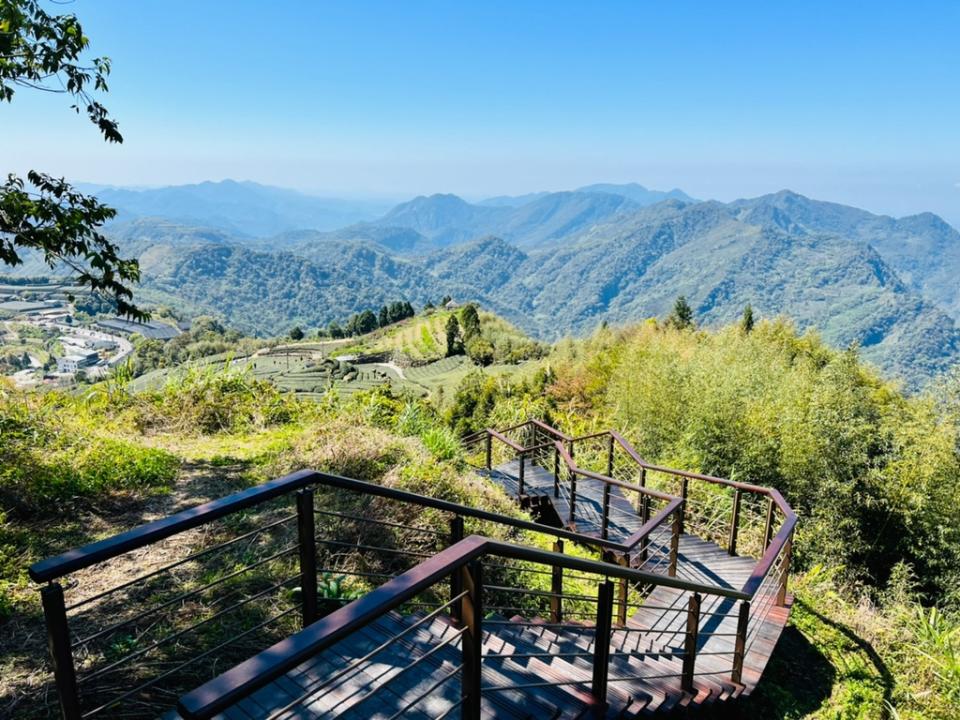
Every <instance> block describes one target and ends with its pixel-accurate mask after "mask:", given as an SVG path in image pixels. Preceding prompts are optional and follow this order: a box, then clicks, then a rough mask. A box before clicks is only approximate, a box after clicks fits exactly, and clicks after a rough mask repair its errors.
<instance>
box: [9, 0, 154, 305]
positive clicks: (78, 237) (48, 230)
mask: <svg viewBox="0 0 960 720" xmlns="http://www.w3.org/2000/svg"><path fill="white" fill-rule="evenodd" d="M89 45H90V41H89V39H88V38H87V37H86V36H85V35H84V34H83V28H82V27H81V26H80V22H79V21H78V20H77V18H76V17H75V16H74V15H50V14H49V13H47V12H45V11H44V10H43V9H42V8H41V7H40V4H39V3H38V2H36V0H0V100H2V101H6V102H12V101H13V98H14V96H15V94H16V92H17V90H18V89H20V88H27V89H32V90H40V91H43V92H51V93H59V94H64V95H68V96H69V97H70V98H71V100H72V104H71V108H72V109H73V110H74V111H76V112H77V113H84V114H86V116H87V118H88V119H89V120H90V122H92V123H93V124H94V125H96V126H97V128H98V129H99V131H100V133H101V134H102V135H103V138H104V140H105V141H106V142H108V143H121V142H123V136H122V135H121V134H120V130H119V127H118V124H117V121H116V120H114V119H113V118H112V117H111V116H110V114H109V113H108V111H107V109H106V108H105V107H104V106H103V105H102V104H101V103H100V102H99V101H98V100H97V99H96V97H95V95H94V94H95V93H104V92H107V90H108V88H107V82H106V79H107V76H108V75H109V74H110V60H109V58H105V57H95V58H91V59H89V60H85V59H84V57H85V54H86V51H87V49H88V48H89ZM115 215H116V211H115V210H113V209H112V208H109V207H107V206H106V205H103V204H102V203H100V202H99V201H98V200H97V199H96V198H94V197H92V196H88V195H84V194H83V193H80V192H79V191H77V190H76V189H74V188H73V187H72V186H71V185H70V184H69V183H67V182H66V180H64V179H63V178H55V177H52V176H50V175H47V174H44V173H41V172H37V171H34V170H31V171H30V172H28V173H27V177H26V179H25V180H24V179H22V178H20V177H18V176H16V175H14V174H10V175H9V176H8V178H7V181H6V183H5V184H3V185H2V186H0V261H2V262H4V263H6V264H7V265H19V264H22V262H23V252H24V251H26V250H29V251H36V252H39V253H41V254H42V256H43V260H44V262H46V263H47V265H49V266H50V267H51V268H55V267H56V266H57V265H61V264H62V265H65V266H67V267H69V268H70V269H71V271H73V272H74V273H75V275H76V277H75V279H76V281H77V282H78V283H79V284H80V285H83V286H86V287H89V288H90V290H91V291H92V292H93V293H95V294H100V295H104V296H106V297H108V298H109V299H110V300H111V301H112V302H113V303H114V304H115V305H116V308H117V312H118V313H120V314H121V315H127V316H131V317H134V318H136V319H145V318H146V317H147V314H146V313H144V312H143V311H141V310H140V309H139V308H137V307H136V305H134V304H133V302H132V301H133V291H132V289H131V286H132V285H133V284H134V283H136V282H138V281H139V279H140V267H139V264H138V263H137V261H136V260H133V259H124V258H122V257H120V254H119V252H120V251H119V248H118V247H117V245H115V244H114V243H112V242H110V241H109V240H108V239H107V238H106V237H105V236H104V235H103V234H102V233H101V232H100V228H101V227H102V226H103V224H104V223H105V222H107V221H108V220H110V219H112V218H113V217H115Z"/></svg>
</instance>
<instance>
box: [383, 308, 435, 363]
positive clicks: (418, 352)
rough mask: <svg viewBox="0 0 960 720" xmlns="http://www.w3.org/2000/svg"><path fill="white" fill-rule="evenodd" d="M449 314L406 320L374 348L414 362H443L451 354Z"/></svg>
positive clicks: (390, 331)
mask: <svg viewBox="0 0 960 720" xmlns="http://www.w3.org/2000/svg"><path fill="white" fill-rule="evenodd" d="M449 317H450V313H449V312H443V311H440V312H435V313H432V314H430V315H427V316H418V317H416V318H412V319H411V320H405V321H403V322H401V323H398V324H397V325H396V326H393V327H391V328H389V329H386V331H385V332H383V334H382V335H380V337H377V338H375V339H373V342H372V345H373V348H374V349H375V350H377V351H380V352H390V353H393V354H395V355H403V356H405V357H406V358H407V359H408V360H410V361H412V362H430V361H433V360H440V359H442V358H443V357H444V355H445V354H446V352H447V334H446V325H447V319H448V318H449Z"/></svg>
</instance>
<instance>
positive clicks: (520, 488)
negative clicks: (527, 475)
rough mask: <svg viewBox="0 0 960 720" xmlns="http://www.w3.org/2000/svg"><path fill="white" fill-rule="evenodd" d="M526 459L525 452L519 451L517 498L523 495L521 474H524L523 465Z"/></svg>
mask: <svg viewBox="0 0 960 720" xmlns="http://www.w3.org/2000/svg"><path fill="white" fill-rule="evenodd" d="M526 460H527V454H526V453H525V452H521V453H520V481H519V485H518V486H517V498H518V499H519V498H520V497H522V496H523V475H524V467H525V465H526Z"/></svg>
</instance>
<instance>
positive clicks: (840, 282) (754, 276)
mask: <svg viewBox="0 0 960 720" xmlns="http://www.w3.org/2000/svg"><path fill="white" fill-rule="evenodd" d="M218 185H219V186H220V187H219V188H218V191H217V193H215V195H216V197H218V198H220V199H219V200H218V201H217V202H216V203H213V204H212V205H210V206H209V207H208V208H207V209H204V204H203V202H202V201H201V200H199V199H197V197H196V195H195V193H196V192H197V191H196V189H197V188H202V187H203V185H200V186H190V189H189V190H188V191H187V190H184V192H188V193H189V194H194V196H193V199H192V200H191V202H190V203H188V204H187V205H186V206H184V207H189V208H192V210H191V212H190V214H192V215H195V216H197V217H198V218H206V222H202V223H201V222H193V221H183V220H180V221H177V219H176V218H175V217H174V215H175V214H176V213H175V212H174V210H171V211H170V213H169V214H167V215H164V217H165V218H166V219H155V218H146V217H141V218H140V219H137V220H134V221H132V222H127V223H120V224H117V225H115V226H114V227H113V228H112V229H111V232H112V233H113V235H114V237H115V238H116V239H117V240H118V241H119V242H120V243H121V245H122V246H123V247H124V249H125V250H126V251H127V252H128V253H131V254H135V255H137V256H139V257H140V259H141V264H142V269H143V274H144V283H143V288H142V291H143V295H144V297H145V298H148V299H150V300H153V301H157V302H164V303H168V304H171V305H174V306H180V307H183V308H185V309H188V310H189V311H191V312H212V313H216V314H219V315H222V316H224V317H225V318H226V319H227V320H228V321H229V322H231V323H233V324H234V325H236V326H238V327H239V328H241V329H243V330H246V331H248V332H252V333H259V334H268V333H279V332H284V331H286V330H287V329H289V327H290V326H291V325H293V324H294V323H297V324H302V325H306V326H310V327H317V326H321V325H325V324H326V323H327V322H329V321H330V320H333V319H337V320H340V319H343V318H344V317H345V316H346V315H349V314H350V313H352V312H355V311H357V310H359V309H363V308H366V307H370V306H374V305H379V304H381V303H382V302H384V301H387V300H392V299H396V298H400V297H404V298H406V299H409V300H410V301H411V302H413V303H415V304H422V303H424V302H426V301H427V300H431V299H432V300H434V301H435V300H436V299H438V298H439V297H441V296H442V295H444V294H451V295H453V296H454V297H456V298H457V299H459V300H471V299H472V300H478V301H480V302H481V303H483V304H484V305H485V306H487V307H489V308H491V309H493V310H495V311H497V312H499V313H501V314H503V315H504V316H506V317H507V318H508V319H510V320H512V321H513V322H515V323H517V324H518V325H519V326H521V327H522V328H524V329H526V330H527V331H529V332H531V333H533V334H535V335H537V336H539V337H543V338H556V337H559V336H562V335H564V334H567V333H583V332H587V331H589V330H590V329H592V328H593V327H595V326H596V325H597V324H598V323H599V322H600V321H601V320H610V321H615V322H621V321H628V320H639V319H643V318H646V317H651V316H663V315H665V314H666V313H667V312H669V310H670V308H671V306H672V304H673V302H674V300H675V298H676V297H677V296H678V295H681V294H682V295H685V296H686V297H687V298H688V300H689V301H690V304H691V305H692V306H693V308H694V311H695V313H696V316H697V319H698V321H699V322H701V323H706V324H710V323H720V322H729V321H731V320H733V319H735V318H736V317H737V316H739V314H740V313H741V312H742V310H743V307H744V306H745V305H746V304H747V303H750V304H751V305H752V306H753V308H754V310H755V312H756V313H758V314H759V315H760V316H766V317H772V316H775V315H779V314H783V315H787V316H789V317H791V318H793V320H794V321H795V322H796V323H797V325H798V326H799V327H801V328H806V327H816V328H817V329H818V330H819V331H820V332H821V333H822V334H823V336H824V337H825V338H826V339H827V340H828V341H829V342H831V343H833V344H835V345H837V346H846V345H849V344H851V343H857V344H859V345H860V347H861V351H862V353H863V355H864V356H865V357H866V358H867V359H869V360H871V361H873V362H874V363H876V364H877V365H878V366H879V367H880V368H882V369H883V370H884V371H885V372H886V373H887V374H889V375H892V376H899V377H902V378H904V379H905V380H906V381H907V382H909V383H910V384H911V385H913V386H918V385H920V384H922V383H923V382H924V381H926V380H928V379H929V378H931V377H933V376H935V375H936V374H938V373H940V372H942V371H944V370H946V369H947V368H949V367H951V366H952V365H953V364H955V363H957V362H958V361H960V331H958V330H957V327H956V325H955V320H956V318H957V317H958V314H960V284H958V283H957V282H956V281H955V279H954V278H955V277H956V275H957V273H958V272H960V233H958V232H957V231H956V230H955V229H954V228H952V227H951V226H950V225H948V224H947V223H945V222H944V221H943V220H941V219H940V218H938V217H937V216H935V215H931V214H921V215H915V216H910V217H905V218H900V219H895V218H890V217H885V216H879V215H874V214H872V213H869V212H866V211H863V210H859V209H856V208H852V207H848V206H844V205H838V204H835V203H828V202H821V201H817V200H812V199H810V198H806V197H803V196H801V195H798V194H796V193H792V192H789V191H783V192H779V193H776V194H773V195H765V196H763V197H759V198H753V199H745V200H739V201H736V202H732V203H726V204H725V203H720V202H715V201H705V202H700V201H696V200H693V199H691V198H690V197H689V196H687V195H686V194H684V193H682V192H681V191H679V190H674V191H670V192H669V193H660V192H657V191H650V190H647V189H645V188H643V187H642V186H639V185H622V186H621V185H593V186H588V187H585V188H580V189H578V190H574V191H569V192H556V193H534V194H532V195H529V196H522V197H518V198H505V197H501V198H492V199H490V200H488V201H485V202H483V203H468V202H466V201H464V200H463V199H461V198H459V197H457V196H455V195H432V196H429V197H417V198H414V199H413V200H411V201H409V202H405V203H402V204H401V205H398V206H396V207H394V208H392V209H390V210H389V211H386V212H383V213H381V214H379V215H378V216H374V217H368V218H366V219H362V220H359V221H357V222H348V223H346V224H345V225H344V226H343V227H340V228H338V229H334V230H324V229H323V228H321V227H319V226H317V225H313V226H307V225H302V224H301V225H298V223H300V222H301V220H299V219H298V218H303V217H307V216H306V215H297V213H295V212H291V213H290V214H285V211H284V210H283V208H285V207H288V206H287V205H284V204H278V205H277V206H276V207H274V209H273V213H274V214H273V215H272V216H271V217H270V219H269V221H263V222H261V223H260V225H258V227H260V228H265V227H278V228H282V230H279V231H277V232H276V233H274V234H273V235H271V236H269V237H263V236H260V237H254V236H253V235H255V234H254V233H251V232H247V233H244V234H243V235H241V234H238V233H236V232H232V231H230V228H228V227H225V223H222V222H219V221H218V220H217V218H218V217H219V214H220V213H227V214H228V208H229V207H231V203H230V202H229V201H227V200H226V199H225V198H224V196H229V195H231V193H232V192H233V191H234V190H236V192H237V195H236V197H237V198H238V199H237V202H238V203H241V202H242V200H241V199H242V198H243V197H247V196H248V193H249V191H250V188H249V187H248V185H247V184H233V185H227V186H224V184H223V183H220V184H218ZM255 187H256V188H257V189H256V190H255V192H254V194H255V195H256V196H257V197H258V198H260V199H259V200H258V202H263V203H268V198H269V197H270V193H268V192H266V190H265V189H263V188H261V187H260V186H255ZM170 190H171V194H170V196H169V197H175V193H173V190H174V189H170ZM202 192H210V189H209V188H208V189H205V190H203V191H202ZM110 197H111V196H104V199H105V200H109V198H110ZM121 197H125V196H121ZM171 202H172V201H171ZM174 205H175V204H174ZM152 207H153V208H155V209H158V206H157V205H153V206H152ZM177 207H179V206H177ZM252 207H256V206H255V205H251V206H250V207H248V208H247V210H248V211H249V210H251V208H252ZM178 212H182V208H179V210H178ZM238 217H239V216H238ZM198 225H206V226H207V227H198ZM247 227H248V229H249V228H250V227H251V225H250V224H248V225H247Z"/></svg>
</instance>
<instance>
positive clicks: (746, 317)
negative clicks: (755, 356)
mask: <svg viewBox="0 0 960 720" xmlns="http://www.w3.org/2000/svg"><path fill="white" fill-rule="evenodd" d="M753 324H754V320H753V308H752V307H750V303H747V306H746V307H745V308H744V309H743V317H742V318H740V327H741V329H742V330H743V331H744V332H745V333H749V332H750V331H751V330H753Z"/></svg>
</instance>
